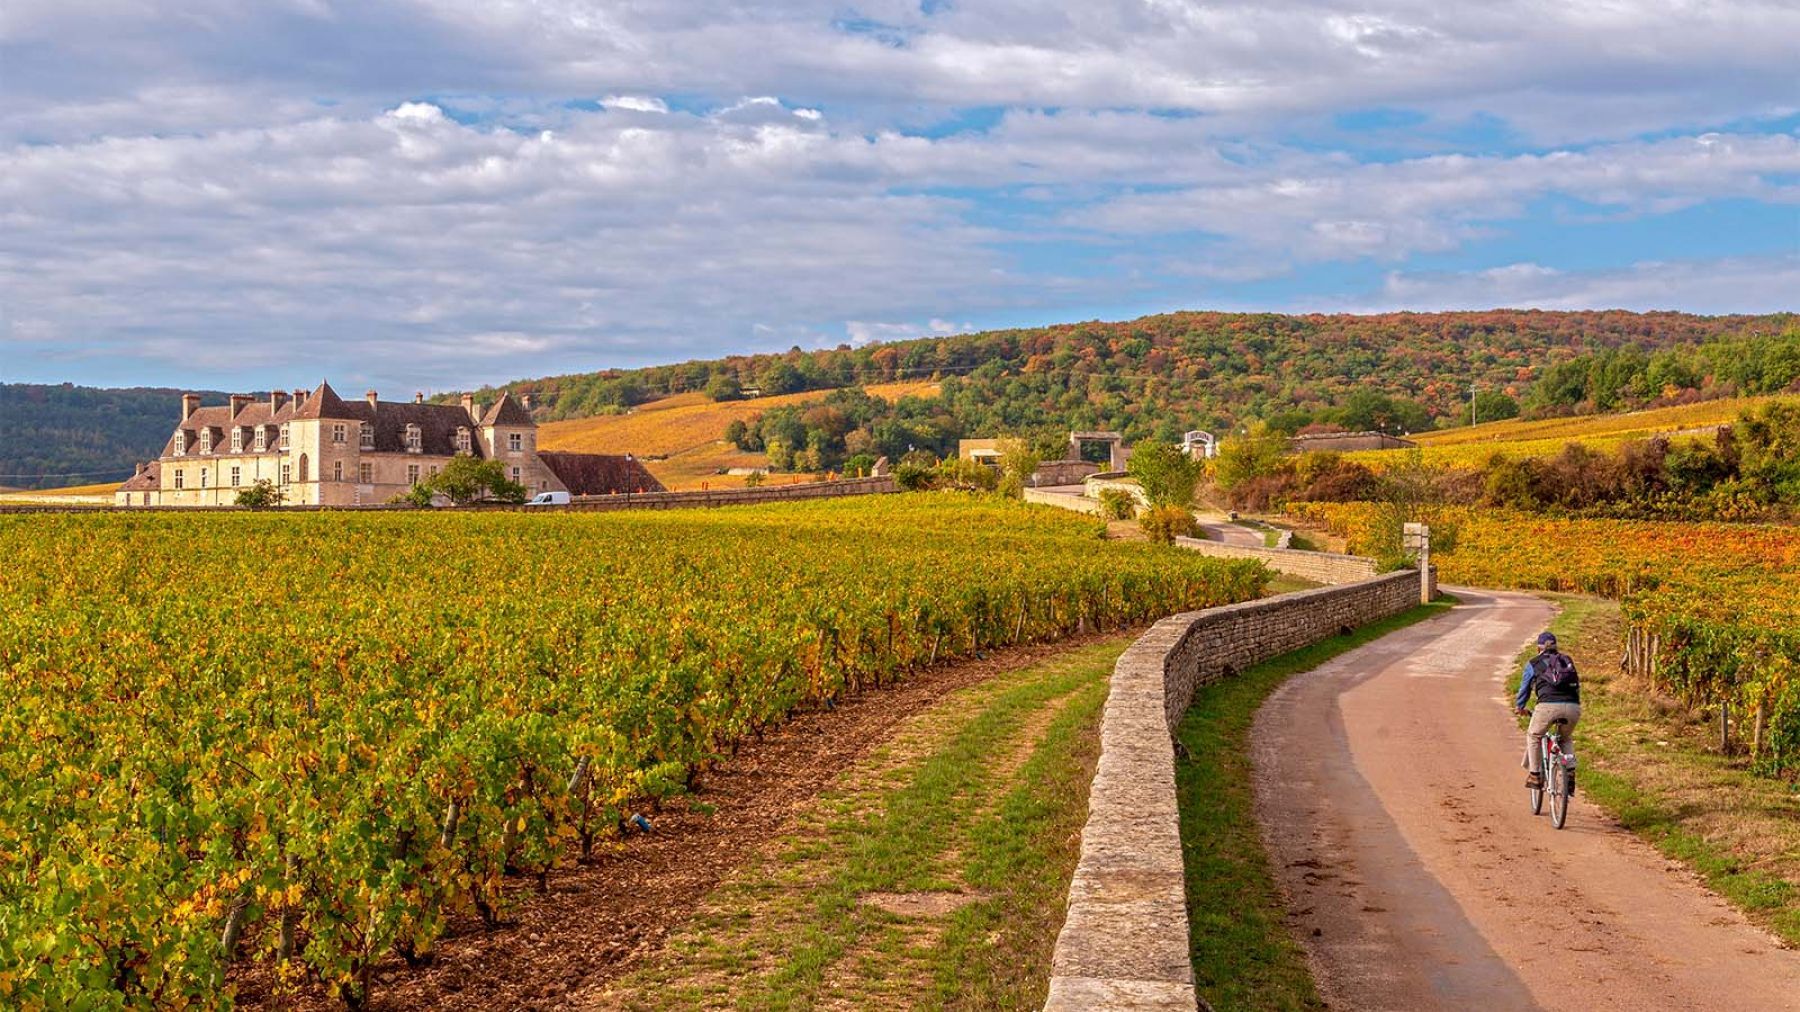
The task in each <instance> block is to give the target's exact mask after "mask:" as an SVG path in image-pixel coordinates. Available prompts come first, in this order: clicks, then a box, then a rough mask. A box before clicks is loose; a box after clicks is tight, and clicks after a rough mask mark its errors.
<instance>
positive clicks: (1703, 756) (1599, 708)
mask: <svg viewBox="0 0 1800 1012" xmlns="http://www.w3.org/2000/svg"><path fill="white" fill-rule="evenodd" d="M1553 597H1554V600H1555V601H1556V602H1557V603H1558V604H1560V605H1561V611H1560V612H1559V613H1558V615H1557V616H1556V618H1555V619H1554V620H1552V622H1551V623H1550V628H1551V631H1553V632H1555V633H1556V634H1557V638H1558V639H1559V640H1561V641H1562V643H1563V646H1564V648H1565V649H1566V650H1568V652H1569V654H1570V656H1572V657H1574V658H1575V659H1576V662H1577V664H1579V665H1580V666H1581V669H1582V680H1581V681H1582V706H1581V722H1580V724H1578V725H1577V726H1576V729H1575V736H1576V739H1575V740H1576V744H1575V750H1576V754H1577V755H1578V756H1579V757H1580V760H1581V771H1580V774H1579V777H1578V779H1577V783H1578V785H1579V787H1580V789H1581V791H1582V792H1583V793H1585V794H1586V795H1587V797H1588V798H1589V799H1590V800H1592V801H1594V802H1595V803H1596V804H1598V805H1599V806H1600V807H1601V808H1603V809H1605V810H1606V811H1607V812H1608V813H1609V814H1611V815H1612V816H1613V817H1614V818H1616V819H1618V820H1619V822H1620V824H1621V825H1623V826H1625V828H1627V829H1630V830H1631V831H1633V832H1635V833H1637V834H1638V835H1639V836H1641V837H1643V838H1644V839H1645V840H1646V841H1648V842H1649V843H1650V844H1651V845H1652V846H1654V847H1656V849H1657V850H1658V851H1660V852H1661V853H1662V854H1663V855H1665V856H1667V857H1669V858H1670V859H1672V860H1675V861H1679V862H1681V863H1683V864H1685V865H1687V866H1688V867H1690V868H1692V869H1693V870H1694V871H1695V872H1696V873H1698V874H1699V875H1700V877H1701V878H1702V879H1703V880H1704V881H1705V882H1706V884H1707V885H1708V886H1709V887H1710V888H1711V889H1712V890H1713V891H1714V892H1716V893H1718V894H1719V895H1720V896H1722V897H1724V898H1725V899H1726V900H1727V901H1729V902H1731V903H1732V904H1733V905H1735V906H1737V907H1738V908H1739V909H1741V910H1743V911H1744V912H1745V913H1746V914H1748V915H1749V916H1750V918H1751V919H1752V920H1755V921H1757V922H1758V923H1760V924H1762V925H1764V926H1765V927H1767V928H1768V929H1769V930H1771V931H1773V932H1774V933H1775V934H1776V935H1778V936H1779V937H1781V938H1782V939H1783V940H1784V941H1786V942H1787V943H1788V944H1789V945H1800V881H1797V880H1800V828H1797V827H1800V785H1796V784H1793V783H1783V782H1780V781H1774V780H1770V779H1767V778H1763V777H1757V776H1755V775H1753V774H1751V773H1750V772H1749V771H1748V770H1747V769H1746V768H1745V766H1744V763H1743V762H1742V760H1740V759H1734V758H1731V757H1727V756H1724V755H1720V754H1719V753H1718V751H1717V750H1716V748H1713V747H1712V744H1711V743H1712V742H1714V741H1716V734H1717V730H1716V728H1717V725H1716V724H1710V725H1709V724H1706V723H1704V722H1697V721H1696V720H1695V719H1694V716H1695V715H1693V714H1691V713H1688V712H1687V711H1685V710H1682V709H1679V708H1669V707H1666V706H1665V707H1661V708H1659V707H1658V706H1657V705H1656V703H1655V702H1654V701H1653V700H1651V699H1648V698H1646V694H1645V692H1644V691H1643V690H1642V689H1641V688H1640V687H1636V686H1629V685H1621V684H1620V683H1619V681H1618V680H1616V679H1615V678H1614V677H1613V676H1612V675H1611V674H1610V671H1611V670H1612V669H1615V668H1616V667H1617V655H1618V648H1617V641H1618V616H1619V610H1618V605H1617V604H1616V603H1615V602H1611V601H1605V600H1601V599H1599V598H1592V597H1580V596H1575V595H1553ZM1529 653H1530V651H1529V650H1527V651H1524V652H1522V653H1521V656H1520V658H1519V661H1520V664H1521V666H1523V663H1524V660H1525V657H1526V656H1528V655H1529ZM1514 688H1515V690H1516V689H1517V682H1516V681H1515V683H1514ZM1521 726H1523V724H1521Z"/></svg>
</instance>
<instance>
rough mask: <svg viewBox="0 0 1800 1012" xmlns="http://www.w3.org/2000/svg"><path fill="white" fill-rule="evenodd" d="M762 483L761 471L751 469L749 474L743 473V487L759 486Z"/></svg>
mask: <svg viewBox="0 0 1800 1012" xmlns="http://www.w3.org/2000/svg"><path fill="white" fill-rule="evenodd" d="M762 483H763V473H762V472H761V471H751V472H750V473H749V474H746V475H744V487H745V488H760V487H761V486H762Z"/></svg>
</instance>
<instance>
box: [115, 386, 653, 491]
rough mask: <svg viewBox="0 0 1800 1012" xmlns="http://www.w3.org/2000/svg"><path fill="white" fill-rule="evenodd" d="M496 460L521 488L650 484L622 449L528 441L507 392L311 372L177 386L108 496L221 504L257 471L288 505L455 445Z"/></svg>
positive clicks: (398, 486) (429, 466) (387, 486)
mask: <svg viewBox="0 0 1800 1012" xmlns="http://www.w3.org/2000/svg"><path fill="white" fill-rule="evenodd" d="M465 454H466V455H469V456H474V457H479V458H482V459H484V460H498V461H500V462H501V464H502V465H503V466H504V467H505V469H506V475H507V477H509V478H511V479H512V480H513V481H516V482H518V483H519V484H521V485H524V486H525V488H526V490H527V491H528V492H531V493H537V492H544V491H555V492H570V493H572V494H575V495H605V494H608V493H612V492H639V491H644V492H660V491H662V490H663V487H662V485H661V483H659V482H658V481H657V480H656V479H655V478H654V477H652V476H651V475H650V472H649V471H647V470H645V469H644V466H643V465H642V464H641V463H639V462H638V461H637V460H636V459H635V458H633V457H631V456H630V455H625V456H617V457H615V456H607V455H601V454H591V453H540V452H539V451H538V448H537V423H536V422H534V421H532V418H531V413H530V412H529V411H528V410H526V408H525V406H524V405H521V404H520V403H519V402H518V401H515V400H514V399H513V398H512V396H511V395H510V394H502V395H501V397H500V399H499V400H498V401H497V402H495V403H494V404H493V406H491V407H488V406H484V405H479V404H476V403H475V400H474V398H473V397H472V396H471V395H468V394H465V395H463V399H462V404H461V405H456V404H427V403H425V398H424V397H423V395H420V396H416V397H414V398H413V400H412V401H411V402H410V403H405V402H402V403H395V402H392V401H382V400H378V399H377V398H376V396H375V391H373V390H371V391H369V392H368V394H367V395H365V397H364V398H363V400H361V401H346V400H344V399H343V398H341V397H339V396H338V395H337V393H336V392H335V391H334V390H332V389H331V385H330V384H328V383H320V384H319V386H318V389H316V390H313V391H312V392H310V393H308V392H306V391H304V390H295V391H293V392H292V393H291V394H289V393H286V392H282V391H277V392H275V393H273V394H270V395H269V397H268V399H266V400H263V399H259V398H252V397H249V396H247V395H244V394H233V395H231V400H230V402H229V403H228V404H223V405H216V406H213V407H201V406H200V396H199V395H198V394H183V395H182V397H181V421H180V423H179V424H178V425H177V426H176V428H175V431H174V433H173V434H171V435H170V436H169V441H168V443H167V444H165V445H164V447H163V452H162V455H161V456H159V457H158V458H157V459H155V460H153V461H150V462H148V463H146V464H142V465H139V467H138V471H137V473H136V474H135V475H133V476H132V477H131V478H130V479H129V480H127V481H126V482H125V483H124V484H123V485H121V486H119V490H118V492H117V493H116V494H115V496H114V501H115V502H116V503H117V504H118V505H120V506H229V505H231V504H232V503H234V502H236V501H237V496H238V493H239V492H242V491H243V490H244V489H246V488H249V487H250V486H253V485H255V484H256V483H257V482H258V481H259V480H268V481H271V482H274V483H275V485H276V486H277V487H278V488H280V489H281V491H282V493H283V501H284V502H285V503H287V504H289V505H298V506H356V505H365V504H374V503H384V502H387V501H388V500H390V499H392V498H393V497H394V496H396V495H398V494H400V493H402V492H405V491H407V490H408V489H410V488H412V487H413V486H414V485H416V484H418V483H419V482H421V481H423V480H425V479H426V478H428V477H430V476H431V475H434V474H436V473H437V472H438V471H440V470H442V469H443V466H444V465H445V464H447V463H449V462H450V460H452V459H453V458H455V457H457V456H460V455H465Z"/></svg>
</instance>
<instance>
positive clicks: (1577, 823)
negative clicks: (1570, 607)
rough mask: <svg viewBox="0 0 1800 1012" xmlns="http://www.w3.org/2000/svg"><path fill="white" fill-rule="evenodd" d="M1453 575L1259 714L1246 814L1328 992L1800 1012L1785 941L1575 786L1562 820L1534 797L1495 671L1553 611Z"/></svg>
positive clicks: (1456, 1001)
mask: <svg viewBox="0 0 1800 1012" xmlns="http://www.w3.org/2000/svg"><path fill="white" fill-rule="evenodd" d="M1457 593H1458V596H1460V597H1462V599H1463V600H1464V602H1466V603H1465V604H1464V605H1462V606H1459V607H1457V608H1456V609H1455V610H1454V611H1452V612H1450V613H1449V614H1447V615H1444V616H1441V617H1438V618H1435V619H1432V620H1429V621H1427V622H1423V623H1420V624H1419V625H1415V626H1411V627H1409V628H1407V629H1403V630H1401V631H1399V632H1396V633H1393V634H1392V635H1389V636H1387V637H1384V638H1383V639H1380V640H1378V641H1376V642H1374V643H1371V644H1369V645H1368V646H1366V647H1363V648H1361V649H1358V650H1355V651H1352V652H1351V653H1348V654H1344V655H1342V656H1341V657H1339V658H1337V659H1336V660H1333V661H1331V662H1329V663H1327V664H1325V665H1323V666H1322V667H1320V668H1318V669H1316V670H1314V671H1312V672H1309V673H1307V674H1304V675H1300V676H1297V677H1296V678H1294V679H1293V680H1292V681H1290V682H1288V683H1287V684H1286V685H1285V686H1283V687H1282V688H1281V689H1280V690H1278V691H1277V692H1276V694H1275V695H1273V696H1271V697H1270V699H1269V701H1268V702H1267V703H1266V704H1265V705H1264V706H1263V709H1262V710H1261V712H1259V713H1258V715H1257V719H1256V726H1255V735H1254V740H1255V749H1256V751H1255V763H1256V780H1257V783H1256V794H1257V815H1258V818H1259V819H1260V820H1261V822H1262V827H1263V831H1264V836H1265V839H1266V841H1267V842H1268V845H1269V851H1270V860H1271V863H1272V864H1273V865H1274V867H1275V871H1276V875H1277V878H1278V880H1279V881H1280V882H1281V884H1282V887H1283V890H1284V891H1285V892H1286V894H1287V896H1288V898H1289V909H1290V910H1291V911H1293V913H1292V914H1291V915H1290V921H1291V924H1292V925H1293V927H1294V928H1295V930H1296V933H1297V934H1298V935H1299V937H1300V938H1301V940H1302V941H1303V942H1304V943H1305V945H1306V948H1307V952H1308V956H1309V958H1310V960H1311V962H1312V965H1313V971H1314V974H1315V976H1316V977H1317V978H1318V981H1319V987H1320V992H1321V994H1322V995H1323V996H1324V997H1325V1000H1326V1001H1327V1002H1328V1003H1329V1004H1330V1005H1331V1006H1332V1007H1333V1008H1346V1009H1347V1008H1358V1009H1365V1008H1366V1009H1421V1008H1445V1009H1465V1008H1468V1009H1474V1008H1479V1009H1496V1010H1498V1009H1532V1008H1579V1009H1584V1010H1594V1009H1621V1010H1623V1009H1632V1010H1636V1009H1758V1010H1762V1009H1771V1010H1773V1009H1800V953H1796V952H1793V951H1791V950H1784V949H1781V948H1779V947H1778V946H1777V945H1776V943H1775V941H1774V940H1773V938H1771V937H1770V936H1769V935H1767V934H1765V933H1764V932H1762V931H1761V930H1759V929H1757V928H1756V927H1755V926H1753V925H1751V924H1749V923H1748V922H1747V921H1745V919H1744V918H1743V917H1742V916H1741V915H1740V914H1738V913H1737V912H1736V911H1734V910H1733V909H1731V908H1730V907H1729V906H1728V905H1726V903H1725V902H1724V901H1723V900H1720V899H1718V898H1717V897H1715V896H1713V895H1712V894H1711V893H1709V892H1707V891H1706V890H1705V889H1704V888H1702V887H1701V886H1700V885H1699V884H1698V882H1697V881H1696V880H1695V879H1694V878H1693V877H1692V876H1691V875H1689V874H1688V873H1686V872H1685V871H1683V870H1681V869H1678V868H1676V867H1674V866H1672V865H1671V864H1670V863H1669V862H1668V861H1666V860H1665V859H1663V858H1662V857H1660V856H1659V855H1658V854H1657V853H1656V852H1655V851H1654V850H1652V849H1651V848H1650V847H1649V846H1647V845H1646V844H1644V843H1642V842H1640V841H1639V840H1638V839H1637V838H1635V837H1633V836H1632V835H1630V834H1629V833H1627V832H1626V831H1625V830H1623V829H1620V828H1618V827H1617V826H1615V825H1614V824H1613V823H1612V822H1611V821H1610V820H1609V819H1607V818H1606V817H1605V815H1604V814H1603V813H1601V812H1600V811H1599V810H1598V809H1596V808H1594V807H1593V806H1591V805H1588V804H1587V803H1586V802H1585V801H1584V800H1583V799H1582V798H1581V797H1580V796H1577V797H1576V799H1575V804H1574V806H1573V808H1572V810H1571V811H1570V814H1569V824H1568V828H1567V829H1565V830H1562V831H1561V832H1558V831H1556V830H1553V829H1551V827H1550V823H1549V819H1548V817H1547V816H1535V817H1534V816H1533V815H1531V813H1530V809H1529V808H1528V807H1527V804H1526V792H1525V789H1524V786H1523V784H1524V778H1525V776H1524V772H1523V771H1522V770H1521V769H1520V768H1519V757H1520V755H1521V753H1522V751H1523V749H1522V741H1521V739H1522V735H1520V734H1519V732H1518V731H1517V729H1516V725H1515V724H1514V722H1513V720H1512V718H1511V717H1510V716H1509V715H1508V711H1507V709H1506V708H1507V706H1509V705H1510V702H1511V701H1510V699H1508V698H1507V697H1506V690H1505V685H1504V682H1505V679H1507V678H1508V677H1509V676H1510V675H1511V674H1512V673H1513V661H1514V659H1515V657H1516V656H1517V654H1518V652H1519V649H1520V648H1521V647H1522V646H1524V645H1525V644H1526V643H1527V642H1528V641H1529V640H1530V639H1531V637H1532V635H1533V634H1535V633H1536V632H1538V631H1539V630H1541V629H1542V628H1543V626H1544V624H1545V623H1546V622H1547V621H1548V620H1549V618H1550V614H1551V610H1550V607H1549V605H1547V604H1546V603H1545V602H1543V601H1541V600H1539V599H1537V598H1533V597H1529V596H1525V595H1515V594H1498V593H1488V592H1474V591H1458V592H1457ZM1579 745H1580V739H1579V731H1578V732H1577V753H1579V750H1580V749H1579Z"/></svg>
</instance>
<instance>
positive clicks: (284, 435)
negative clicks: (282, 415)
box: [276, 422, 288, 484]
mask: <svg viewBox="0 0 1800 1012" xmlns="http://www.w3.org/2000/svg"><path fill="white" fill-rule="evenodd" d="M287 448H288V427H287V423H286V422H282V423H281V441H280V442H279V443H277V444H276V449H280V450H285V449H287ZM282 480H283V483H284V484H285V483H286V479H282Z"/></svg>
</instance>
